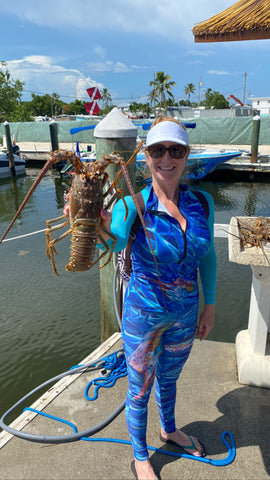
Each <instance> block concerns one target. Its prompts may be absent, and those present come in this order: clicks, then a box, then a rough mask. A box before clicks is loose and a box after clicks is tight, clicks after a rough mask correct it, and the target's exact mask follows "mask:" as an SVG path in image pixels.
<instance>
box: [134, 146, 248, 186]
mask: <svg viewBox="0 0 270 480" xmlns="http://www.w3.org/2000/svg"><path fill="white" fill-rule="evenodd" d="M242 153H243V152H242V151H241V150H224V149H220V150H207V149H191V151H190V154H189V157H188V161H187V165H186V167H185V170H184V173H183V176H182V179H183V180H201V179H202V178H204V177H205V176H206V175H208V174H210V173H213V171H214V170H215V169H216V167H217V166H218V165H220V164H221V163H224V162H227V161H228V160H231V159H232V158H235V157H240V156H241V155H242ZM137 167H138V168H139V169H140V172H141V174H143V176H144V177H145V176H147V170H148V167H147V164H146V160H145V154H144V153H139V154H138V155H137ZM146 180H147V178H145V181H146Z"/></svg>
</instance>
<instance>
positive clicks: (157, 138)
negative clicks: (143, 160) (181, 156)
mask: <svg viewBox="0 0 270 480" xmlns="http://www.w3.org/2000/svg"><path fill="white" fill-rule="evenodd" d="M160 142H173V143H179V144H180V145H184V146H185V147H188V146H189V138H188V134H187V132H186V130H185V129H184V128H183V127H181V125H179V124H178V123H176V122H170V121H164V122H160V123H157V124H156V125H155V126H154V127H152V128H151V129H150V130H149V132H148V134H147V137H146V146H147V147H150V146H151V145H155V143H160Z"/></svg>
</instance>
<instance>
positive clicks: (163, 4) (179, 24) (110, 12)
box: [1, 0, 229, 42]
mask: <svg viewBox="0 0 270 480" xmlns="http://www.w3.org/2000/svg"><path fill="white" fill-rule="evenodd" d="M228 6H229V5H228V0H216V1H215V2H213V1H212V0H204V2H201V0H192V2H181V3H180V1H179V0H165V1H164V0H147V2H146V1H145V0H113V1H111V0H88V1H85V0H58V1H57V2H55V0H47V1H46V2H37V1H36V0H24V1H23V2H21V0H13V1H12V2H9V3H7V2H6V3H4V4H2V5H1V11H2V12H3V13H5V12H7V13H11V14H13V15H16V16H17V17H19V18H20V19H21V20H22V21H28V22H32V23H34V24H37V25H42V26H49V27H57V28H63V27H65V28H68V27H71V28H72V29H73V30H74V29H76V28H79V29H80V30H81V31H83V30H86V29H87V30H89V28H90V29H91V32H93V31H95V30H100V29H104V31H106V32H108V31H111V32H112V31H114V32H128V33H138V34H144V35H153V34H155V35H158V36H160V37H166V38H171V39H174V40H176V41H179V42H180V41H181V39H186V40H187V39H189V40H190V41H193V35H192V33H191V29H192V28H193V26H194V24H195V23H198V22H200V21H203V20H206V19H207V18H209V17H210V16H213V15H215V14H217V13H219V12H220V11H222V10H224V9H225V8H227V7H228ZM48 12H52V14H51V15H48ZM90 40H91V39H90Z"/></svg>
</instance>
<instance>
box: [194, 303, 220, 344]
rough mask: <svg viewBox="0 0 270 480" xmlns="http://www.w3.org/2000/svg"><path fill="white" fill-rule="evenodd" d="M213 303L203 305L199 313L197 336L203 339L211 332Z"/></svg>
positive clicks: (213, 314)
mask: <svg viewBox="0 0 270 480" xmlns="http://www.w3.org/2000/svg"><path fill="white" fill-rule="evenodd" d="M214 319H215V305H205V306H204V309H203V311H202V313H201V315H200V319H199V325H198V326H197V332H196V334H197V336H198V337H199V339H200V340H203V339H204V338H206V337H207V335H208V334H209V333H210V332H211V330H212V328H213V326H214Z"/></svg>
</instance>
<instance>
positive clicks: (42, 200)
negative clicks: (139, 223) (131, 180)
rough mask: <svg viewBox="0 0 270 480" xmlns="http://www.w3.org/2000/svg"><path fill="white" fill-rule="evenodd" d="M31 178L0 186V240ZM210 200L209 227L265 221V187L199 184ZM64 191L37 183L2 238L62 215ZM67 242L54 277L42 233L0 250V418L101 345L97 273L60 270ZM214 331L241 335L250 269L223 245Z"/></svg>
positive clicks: (217, 336)
mask: <svg viewBox="0 0 270 480" xmlns="http://www.w3.org/2000/svg"><path fill="white" fill-rule="evenodd" d="M36 174H37V171H36V170H27V176H26V177H23V178H17V179H16V180H14V181H11V180H2V181H0V233H1V235H2V234H3V232H4V231H5V229H6V228H7V226H8V225H9V223H10V220H11V218H12V217H13V215H14V213H15V212H16V210H17V208H18V206H19V205H20V203H21V201H22V199H23V198H24V196H25V193H26V192H27V191H28V190H29V188H30V186H31V184H32V182H33V180H34V179H35V177H36ZM200 186H201V187H203V188H204V189H205V190H206V191H208V192H209V193H211V194H212V196H213V197H214V200H215V209H216V212H215V221H216V223H229V221H230V218H231V216H232V215H256V216H257V215H265V216H268V215H269V206H270V188H269V183H267V182H260V183H239V182H238V183H220V182H218V183H217V182H215V183H214V182H201V183H200ZM67 189H68V184H67V182H66V181H65V180H62V179H61V178H59V176H58V174H57V173H55V174H49V175H48V176H46V177H45V178H44V180H43V181H42V183H41V184H40V186H39V187H38V189H37V190H36V192H35V193H34V195H33V196H32V197H31V199H30V201H29V203H28V205H27V206H26V208H25V209H24V211H23V212H22V214H21V216H20V219H19V220H18V221H17V222H16V224H15V225H14V227H13V228H12V230H11V231H10V233H9V234H8V238H11V237H16V236H19V235H24V234H26V233H29V232H33V231H38V230H41V229H44V228H45V221H46V219H50V218H55V217H57V216H60V215H62V210H63V205H64V195H65V192H67ZM69 247H70V240H69V239H66V240H63V241H62V242H60V243H59V244H58V245H57V250H58V252H59V255H58V256H56V264H57V269H58V271H59V273H60V275H61V276H60V278H59V277H57V276H56V275H55V274H54V273H53V271H52V268H51V264H50V261H49V260H48V258H47V257H46V255H45V236H44V233H40V234H36V235H33V236H29V237H25V238H20V239H18V240H13V241H8V242H4V243H3V244H2V245H1V246H0V252H1V253H0V254H1V278H0V302H1V311H0V327H1V330H0V341H1V349H0V414H2V413H3V412H4V411H6V410H7V408H9V407H10V406H11V405H13V404H14V403H15V402H16V401H17V400H18V399H20V398H21V397H22V396H23V395H25V394H26V393H27V392H29V391H30V390H32V389H33V388H34V387H36V386H37V385H40V384H41V383H43V382H44V381H45V380H47V379H49V378H51V377H53V376H55V375H57V374H59V373H61V372H63V371H66V370H68V369H69V368H70V367H71V366H73V365H76V364H77V363H78V362H80V360H82V359H83V358H84V357H86V356H87V355H88V354H89V353H90V352H91V351H93V350H94V349H95V348H96V347H97V346H98V345H99V344H100V315H99V272H98V268H97V267H93V268H92V269H91V270H90V271H88V272H84V273H80V274H73V273H70V272H66V271H65V268H64V267H65V264H66V263H67V261H68V257H69ZM216 249H217V256H218V285H217V311H216V326H215V329H214V330H213V332H212V333H211V334H210V336H209V339H211V340H214V341H223V342H234V341H235V336H236V334H237V332H238V331H239V330H242V329H244V328H247V322H248V310H249V295H250V286H251V269H250V268H249V267H248V266H240V265H237V264H232V263H229V261H228V244H227V239H224V238H219V239H216Z"/></svg>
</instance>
